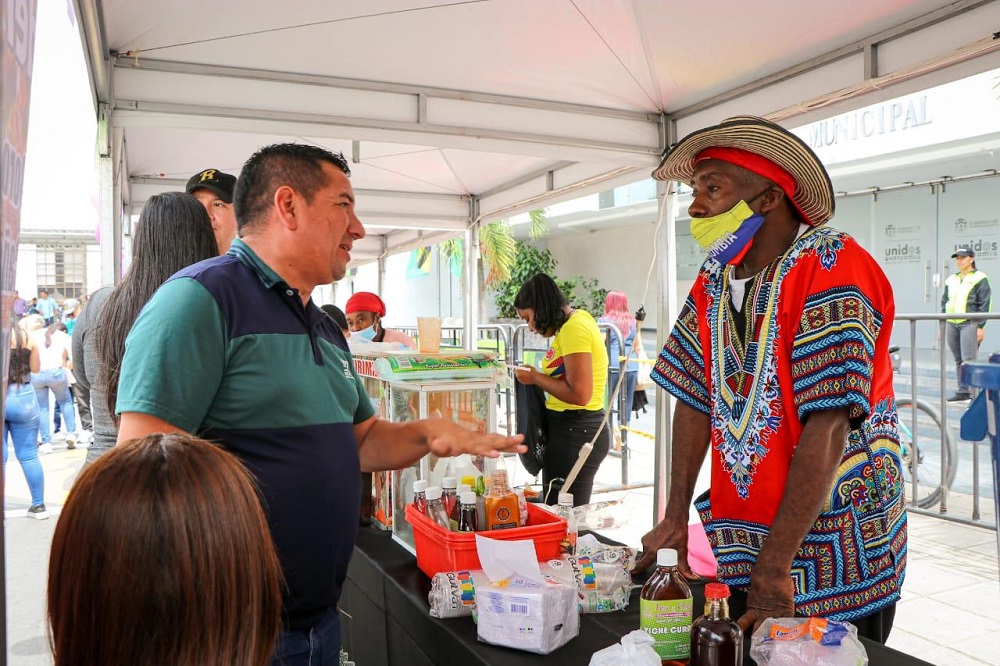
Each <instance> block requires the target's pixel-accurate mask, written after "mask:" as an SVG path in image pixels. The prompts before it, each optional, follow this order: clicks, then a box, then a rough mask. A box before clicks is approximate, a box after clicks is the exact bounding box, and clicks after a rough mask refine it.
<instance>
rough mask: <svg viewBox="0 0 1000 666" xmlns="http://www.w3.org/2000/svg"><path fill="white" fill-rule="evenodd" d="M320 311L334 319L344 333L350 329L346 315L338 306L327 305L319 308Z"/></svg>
mask: <svg viewBox="0 0 1000 666" xmlns="http://www.w3.org/2000/svg"><path fill="white" fill-rule="evenodd" d="M319 309H320V310H322V311H323V312H325V313H326V314H327V315H329V316H330V318H331V319H333V320H334V321H335V322H337V326H340V328H341V329H342V330H344V331H346V330H347V328H348V326H347V315H345V314H344V311H343V310H341V309H340V308H338V307H337V306H336V305H330V304H329V303H328V304H326V305H321V306H319Z"/></svg>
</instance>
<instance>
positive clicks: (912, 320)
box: [893, 313, 1000, 530]
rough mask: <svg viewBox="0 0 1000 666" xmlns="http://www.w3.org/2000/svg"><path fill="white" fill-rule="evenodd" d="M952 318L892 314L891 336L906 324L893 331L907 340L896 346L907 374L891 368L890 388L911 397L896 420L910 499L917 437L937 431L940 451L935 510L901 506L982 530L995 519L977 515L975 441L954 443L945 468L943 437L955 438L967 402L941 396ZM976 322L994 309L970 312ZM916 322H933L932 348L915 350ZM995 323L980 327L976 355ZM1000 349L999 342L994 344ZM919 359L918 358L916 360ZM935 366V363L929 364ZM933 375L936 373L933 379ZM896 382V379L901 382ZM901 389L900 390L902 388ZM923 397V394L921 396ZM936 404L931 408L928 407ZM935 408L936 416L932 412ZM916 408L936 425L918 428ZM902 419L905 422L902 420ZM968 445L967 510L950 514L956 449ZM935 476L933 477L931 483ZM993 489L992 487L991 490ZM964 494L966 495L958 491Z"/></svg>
mask: <svg viewBox="0 0 1000 666" xmlns="http://www.w3.org/2000/svg"><path fill="white" fill-rule="evenodd" d="M954 318H956V316H955V315H954V314H941V313H934V314H931V313H922V314H897V315H896V317H895V322H896V332H897V334H900V333H902V331H901V329H902V328H903V326H905V327H906V330H907V332H908V336H907V337H905V338H904V337H903V336H901V335H897V337H896V339H897V341H899V340H904V339H905V340H907V341H908V342H909V348H908V349H903V350H901V355H902V357H903V358H907V357H908V359H909V363H910V367H909V372H908V373H900V372H898V367H897V372H896V373H895V375H894V382H893V383H894V385H895V388H896V401H897V403H898V402H899V401H900V400H904V401H905V400H906V398H907V397H908V396H910V397H912V400H913V402H912V405H913V406H912V409H911V410H910V414H909V417H910V418H909V419H906V418H903V419H902V422H901V432H904V433H905V432H906V431H909V434H910V435H911V436H912V444H911V446H912V452H911V454H910V456H909V463H910V466H911V467H910V469H909V473H910V480H909V481H908V484H909V485H910V487H911V489H912V495H911V496H912V497H913V498H917V497H918V496H919V491H920V481H919V480H918V474H917V473H916V472H917V466H918V465H919V464H921V462H922V458H923V455H924V453H923V452H922V451H921V448H920V441H921V438H926V437H927V436H928V434H932V433H933V432H934V430H938V429H939V430H938V435H937V437H938V439H940V452H939V453H938V455H939V460H940V461H941V464H940V472H941V474H940V490H941V492H940V499H939V500H937V501H936V502H935V504H936V505H937V508H936V509H934V508H928V507H924V508H922V507H919V506H917V505H916V501H911V502H910V504H909V505H908V507H907V510H908V511H911V512H913V513H919V514H921V515H928V516H934V517H938V518H941V519H944V520H949V521H952V522H956V523H962V524H966V525H974V526H976V527H985V528H987V529H992V530H996V529H997V523H996V517H995V519H994V522H988V521H986V520H983V518H982V513H981V500H982V498H981V488H980V482H979V476H980V470H981V464H980V460H979V448H980V443H979V442H971V443H970V442H965V441H960V440H959V441H958V445H957V446H956V447H955V453H956V454H957V455H956V456H955V460H954V462H953V464H954V468H949V466H948V464H947V461H950V460H951V457H952V454H951V451H950V450H949V438H953V439H954V440H958V438H959V428H958V420H959V419H960V418H961V414H962V413H963V412H964V411H965V408H966V407H967V406H968V403H967V402H957V403H949V402H948V401H947V400H948V399H947V396H948V394H949V392H950V391H949V389H948V386H949V380H951V381H952V382H953V383H954V381H955V378H954V369H955V363H954V359H953V358H952V355H951V352H950V350H949V349H948V345H947V342H946V340H947V320H948V319H954ZM976 319H977V320H987V321H993V320H996V319H1000V313H983V314H977V315H976ZM918 322H937V325H936V328H937V335H936V340H935V342H934V343H933V347H932V348H930V349H928V348H927V347H926V346H925V347H924V348H918V346H917V326H918ZM997 328H1000V326H996V327H993V328H991V327H990V326H987V327H986V337H985V338H984V340H983V344H982V345H981V346H980V352H981V354H980V355H983V354H984V353H986V351H987V350H988V349H989V345H990V341H989V338H990V336H991V335H996V332H995V331H996V329H997ZM997 346H998V347H1000V343H997ZM934 351H936V352H937V354H936V356H937V359H936V363H935V362H933V361H931V360H930V357H931V356H932V355H933V352H934ZM920 357H923V358H922V359H921V358H920ZM921 366H922V367H923V368H924V369H925V370H927V369H931V372H930V373H928V372H924V373H921V372H920V368H921ZM935 366H936V367H935ZM935 375H936V377H935ZM921 377H923V378H924V379H925V380H926V379H930V378H932V377H935V378H936V380H937V381H936V382H934V381H925V382H923V383H921V382H920V378H921ZM904 378H907V379H908V382H907V383H908V386H906V388H905V389H904V390H903V391H901V390H899V387H900V384H901V383H902V381H905V380H904ZM901 380H902V381H901ZM935 383H936V385H937V388H936V390H935V388H934V384H935ZM904 391H905V392H904ZM924 398H927V399H926V400H925V399H924ZM935 403H936V409H935V407H932V405H934V404H935ZM935 411H936V414H935V413H934V412H935ZM920 412H923V413H924V415H925V416H927V417H929V419H930V420H931V421H933V419H934V417H937V419H938V424H937V425H936V426H935V427H932V428H931V429H930V433H929V432H928V428H927V427H926V423H927V421H926V420H925V421H924V423H925V427H924V428H921V427H920V423H919V422H918V416H919V415H920ZM907 421H908V422H907ZM970 445H971V458H972V460H971V465H972V480H971V508H970V511H969V516H968V517H965V516H961V515H955V514H954V513H953V512H952V509H951V507H950V506H949V502H950V501H951V500H953V499H955V498H954V497H953V495H954V494H955V492H954V490H953V485H954V481H953V480H952V479H953V478H954V477H955V475H956V474H957V473H959V472H962V471H967V470H962V469H961V466H960V463H961V453H962V451H963V450H964V449H965V448H967V447H969V446H970ZM936 480H937V479H935V481H936ZM995 492H996V490H995ZM962 494H966V493H962Z"/></svg>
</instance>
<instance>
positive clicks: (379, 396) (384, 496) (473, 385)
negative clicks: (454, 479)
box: [355, 354, 497, 552]
mask: <svg viewBox="0 0 1000 666" xmlns="http://www.w3.org/2000/svg"><path fill="white" fill-rule="evenodd" d="M367 360H369V359H367V357H365V356H362V355H357V354H356V355H355V367H356V368H357V370H358V373H359V374H360V375H362V382H363V383H364V386H365V389H366V390H367V392H368V396H369V398H370V399H371V401H372V405H373V407H374V408H375V413H376V415H377V416H378V417H379V418H383V419H386V420H387V421H390V422H392V423H406V422H407V421H415V420H418V419H426V418H433V417H438V418H444V419H448V420H450V421H454V422H456V423H461V424H464V425H466V426H468V427H469V428H470V430H471V431H473V432H478V433H490V432H496V429H497V422H496V407H495V405H496V383H495V380H494V379H493V378H492V377H476V378H470V379H455V378H442V379H424V380H419V381H386V380H383V379H379V378H378V377H376V376H373V375H374V374H375V370H374V365H373V364H370V363H367V362H366V361H367ZM439 460H440V466H439ZM463 462H464V464H465V466H466V467H468V466H469V465H471V466H472V467H475V470H476V472H477V473H479V474H483V473H487V474H488V473H489V471H491V469H492V463H493V461H492V459H484V458H482V457H471V459H466V460H465V461H463ZM447 464H448V461H446V460H444V459H438V458H437V456H434V455H433V454H428V455H426V456H424V457H423V458H421V459H420V460H418V461H417V462H415V463H414V464H413V465H411V466H409V467H407V468H405V469H401V470H393V471H388V472H376V473H375V474H373V475H372V489H371V492H372V521H373V523H374V524H376V525H377V526H379V527H382V528H384V529H389V530H392V533H393V537H394V538H395V539H396V541H398V542H399V543H401V544H402V545H403V546H405V547H406V548H408V549H409V550H410V551H411V552H413V551H414V546H413V530H412V528H411V527H410V525H409V523H407V522H406V518H405V511H404V509H405V507H406V505H407V504H408V503H410V502H412V501H413V482H414V481H416V480H417V479H426V480H428V481H429V482H430V484H431V485H435V484H437V485H440V481H441V478H442V477H443V476H444V475H445V474H444V472H445V467H446V466H447ZM467 471H468V472H469V473H471V471H472V470H471V469H467Z"/></svg>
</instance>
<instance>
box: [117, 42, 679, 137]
mask: <svg viewBox="0 0 1000 666" xmlns="http://www.w3.org/2000/svg"><path fill="white" fill-rule="evenodd" d="M113 57H114V58H115V60H114V67H115V68H116V69H135V68H136V67H135V58H134V57H133V56H132V55H130V54H123V53H115V54H113ZM138 69H142V70H146V71H151V72H167V73H172V74H192V75H196V76H211V77H225V78H234V79H244V80H248V81H267V82H271V83H289V84H296V85H309V86H320V87H324V88H343V89H346V90H359V91H367V92H380V93H390V94H397V95H412V96H413V97H414V98H416V99H417V101H418V103H419V102H420V98H423V100H424V101H426V100H428V99H447V100H455V101H460V102H474V103H478V104H493V105H497V106H512V107H518V108H522V109H533V110H536V111H555V112H559V113H575V114H579V115H585V116H596V117H602V118H619V119H622V120H633V121H639V122H650V123H657V122H659V114H657V113H649V112H646V111H628V110H625V109H609V108H605V107H600V106H589V105H586V104H573V103H570V102H556V101H551V100H544V99H533V98H530V97H515V96H511V95H496V94H490V93H482V92H475V91H471V90H456V89H451V88H435V87H432V86H419V85H411V84H405V83H388V82H385V81H371V80H365V79H348V78H342V77H337V76H322V75H317V74H299V73H294V72H276V71H273V70H267V69H255V68H249V67H231V66H226V65H206V64H199V63H188V62H176V61H172V60H156V59H148V58H144V57H141V55H140V57H139V66H138Z"/></svg>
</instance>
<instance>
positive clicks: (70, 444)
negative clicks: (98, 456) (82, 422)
mask: <svg viewBox="0 0 1000 666" xmlns="http://www.w3.org/2000/svg"><path fill="white" fill-rule="evenodd" d="M66 448H67V449H69V450H70V451H72V450H73V449H75V448H76V435H75V434H74V433H70V434H68V435H66Z"/></svg>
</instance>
